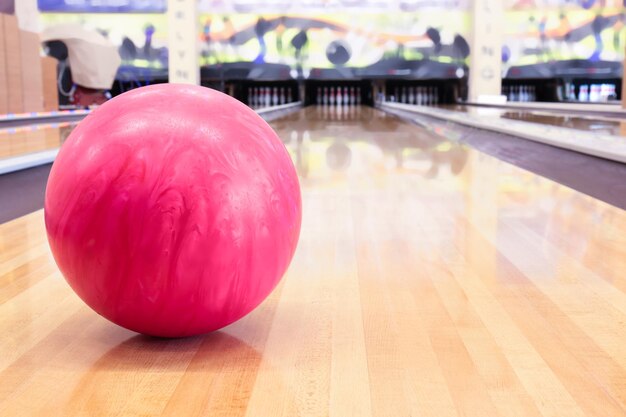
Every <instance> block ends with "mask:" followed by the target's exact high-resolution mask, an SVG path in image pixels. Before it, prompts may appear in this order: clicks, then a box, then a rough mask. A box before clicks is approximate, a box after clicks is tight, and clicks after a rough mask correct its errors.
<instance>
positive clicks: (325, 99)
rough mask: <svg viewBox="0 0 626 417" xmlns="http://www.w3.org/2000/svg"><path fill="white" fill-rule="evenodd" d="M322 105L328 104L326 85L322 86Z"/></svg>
mask: <svg viewBox="0 0 626 417" xmlns="http://www.w3.org/2000/svg"><path fill="white" fill-rule="evenodd" d="M322 102H323V103H324V106H326V105H328V87H324V96H323V97H322Z"/></svg>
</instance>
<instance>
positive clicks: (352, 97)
mask: <svg viewBox="0 0 626 417" xmlns="http://www.w3.org/2000/svg"><path fill="white" fill-rule="evenodd" d="M355 104H356V96H355V95H354V87H350V105H352V106H354V105H355Z"/></svg>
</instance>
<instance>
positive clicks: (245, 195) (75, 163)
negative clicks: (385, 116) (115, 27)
mask: <svg viewBox="0 0 626 417" xmlns="http://www.w3.org/2000/svg"><path fill="white" fill-rule="evenodd" d="M301 212H302V207H301V198H300V186H299V184H298V178H297V175H296V170H295V168H294V166H293V163H292V161H291V159H290V157H289V154H288V153H287V150H286V149H285V146H284V145H283V144H282V142H281V141H280V139H279V138H278V136H277V135H276V133H275V132H274V131H273V130H272V128H271V127H270V126H269V125H268V124H267V123H266V122H265V121H264V120H263V119H261V118H260V117H259V116H258V115H257V114H256V113H255V112H254V111H252V110H251V109H249V108H248V107H247V106H245V105H244V104H242V103H240V102H239V101H237V100H235V99H233V98H231V97H229V96H227V95H225V94H222V93H220V92H217V91H215V90H210V89H208V88H203V87H197V86H186V85H176V84H161V85H154V86H150V87H143V88H139V89H136V90H132V91H130V92H127V93H124V94H122V95H120V96H118V97H115V98H114V99H112V100H110V101H108V102H107V103H106V104H104V105H103V106H101V107H100V108H98V109H97V110H96V111H95V112H94V113H92V114H91V115H89V116H87V118H85V119H84V120H83V121H82V122H81V123H80V124H79V126H78V127H77V128H76V129H75V130H74V131H73V132H72V134H71V135H70V137H69V138H68V139H67V141H66V142H65V144H64V145H63V147H62V149H61V151H60V153H59V155H58V157H57V159H56V161H55V163H54V165H53V167H52V171H51V173H50V177H49V180H48V186H47V189H46V198H45V222H46V229H47V232H48V240H49V243H50V247H51V249H52V253H53V255H54V258H55V260H56V262H57V264H58V266H59V268H60V270H61V272H62V273H63V275H64V276H65V278H66V279H67V281H68V282H69V284H70V285H71V287H72V288H73V289H74V291H75V292H76V293H77V294H78V295H79V296H80V297H81V298H82V299H83V300H84V301H85V302H86V303H87V304H88V305H89V306H91V308H93V309H94V310H95V311H96V312H98V313H99V314H101V315H102V316H104V317H106V318H107V319H109V320H111V321H112V322H114V323H117V324H118V325H120V326H123V327H125V328H128V329H131V330H134V331H136V332H140V333H144V334H149V335H155V336H164V337H179V336H189V335H196V334H201V333H205V332H210V331H212V330H216V329H219V328H221V327H224V326H226V325H228V324H230V323H232V322H234V321H236V320H238V319H239V318H241V317H243V316H244V315H246V314H247V313H249V312H250V311H252V310H253V309H254V308H255V307H256V306H258V305H259V304H260V303H261V302H262V301H263V300H264V299H265V298H266V297H267V296H268V295H269V293H270V292H271V291H272V289H274V287H275V286H276V285H277V284H278V282H279V280H280V278H281V277H282V275H283V274H284V273H285V271H286V269H287V267H288V265H289V262H290V261H291V258H292V257H293V254H294V251H295V249H296V244H297V241H298V236H299V233H300V223H301V215H302V213H301Z"/></svg>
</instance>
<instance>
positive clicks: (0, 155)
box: [0, 122, 78, 161]
mask: <svg viewBox="0 0 626 417" xmlns="http://www.w3.org/2000/svg"><path fill="white" fill-rule="evenodd" d="M77 124H78V122H61V123H41V124H29V125H22V126H14V127H9V128H0V161H1V160H3V159H9V158H14V157H19V156H23V155H27V154H31V153H37V152H42V151H47V150H51V149H58V148H59V147H61V145H62V144H63V142H64V141H65V139H67V137H68V136H69V134H70V133H71V132H72V130H73V129H74V128H75V127H76V125H77Z"/></svg>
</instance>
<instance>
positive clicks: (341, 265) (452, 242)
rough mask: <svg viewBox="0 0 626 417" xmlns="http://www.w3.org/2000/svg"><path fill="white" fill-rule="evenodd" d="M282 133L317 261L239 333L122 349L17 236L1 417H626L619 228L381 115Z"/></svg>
mask: <svg viewBox="0 0 626 417" xmlns="http://www.w3.org/2000/svg"><path fill="white" fill-rule="evenodd" d="M273 125H274V127H275V128H276V129H277V131H278V133H279V134H280V136H281V137H282V138H283V139H284V141H285V143H286V145H287V147H288V149H289V151H290V152H291V154H292V156H293V158H294V161H295V163H296V165H297V168H298V172H299V174H300V176H301V184H302V190H303V202H304V219H303V228H302V235H301V240H300V243H299V247H298V250H297V253H296V256H295V258H294V260H293V262H292V264H291V267H290V269H289V271H288V273H287V274H286V276H285V277H284V279H283V281H282V283H281V284H280V285H279V287H278V288H277V289H276V290H275V291H274V292H273V293H272V295H271V296H270V297H269V299H268V300H266V302H264V303H263V304H262V305H261V306H260V307H259V308H258V309H257V310H255V311H254V312H253V313H251V314H250V315H249V316H247V317H245V318H244V319H242V320H241V321H239V322H237V323H235V324H233V325H231V326H229V327H227V328H226V329H224V330H222V331H219V332H216V333H213V334H209V335H206V336H202V337H195V338H189V339H177V340H161V339H153V338H148V337H144V336H140V335H136V334H134V333H132V332H129V331H126V330H124V329H121V328H118V327H116V326H115V325H113V324H111V323H108V322H107V321H105V320H104V319H102V318H100V317H99V316H98V315H96V314H95V313H93V312H92V311H91V310H89V309H88V308H87V307H85V306H84V305H83V304H82V302H81V301H80V300H79V299H78V298H77V297H76V296H75V295H74V294H73V293H72V291H71V290H70V289H69V287H68V286H67V285H66V283H65V281H64V280H63V278H62V277H61V276H60V274H59V272H58V271H57V269H56V267H55V265H54V262H53V260H52V258H51V255H50V253H49V251H48V249H47V244H46V239H45V233H44V228H43V213H42V212H41V211H39V212H35V213H33V214H30V215H27V216H25V217H22V218H19V219H17V220H14V221H11V222H9V223H5V224H3V225H0V332H1V334H2V338H1V339H0V415H2V416H44V415H45V416H87V415H89V416H118V415H120V416H122V415H123V416H126V415H133V416H139V415H141V416H157V415H165V416H289V417H293V416H315V417H319V416H340V417H344V416H359V417H361V416H373V417H382V416H389V417H399V416H436V417H441V416H477V417H484V416H523V417H533V416H546V417H547V416H554V417H557V416H558V417H562V416H597V417H606V416H623V415H626V343H624V340H626V279H625V277H624V274H623V272H622V271H624V270H626V268H625V267H626V256H624V255H625V253H624V252H625V250H626V234H625V233H624V232H625V231H626V215H625V213H624V212H623V211H621V210H619V209H616V208H614V207H612V206H609V205H607V204H605V203H603V202H600V201H598V200H595V199H592V198H591V197H588V196H585V195H583V194H580V193H578V192H575V191H573V190H571V189H569V188H566V187H563V186H561V185H559V184H557V183H554V182H552V181H550V180H547V179H544V178H542V177H538V176H536V175H534V174H531V173H529V172H527V171H524V170H521V169H519V168H516V167H514V166H511V165H508V164H506V163H504V162H501V161H499V160H497V159H494V158H491V157H489V156H486V155H484V154H481V153H478V152H476V151H474V150H472V149H469V148H465V147H463V146H461V145H459V144H458V143H457V142H455V141H454V138H445V137H441V136H437V134H436V133H435V132H429V131H428V130H426V129H421V128H419V127H417V126H413V125H409V124H405V123H402V122H401V121H400V120H399V119H396V118H395V117H391V116H386V115H384V114H383V113H381V112H379V111H376V110H373V109H370V108H353V109H351V110H342V111H341V112H340V113H338V112H336V111H331V110H329V109H322V108H316V107H309V108H306V109H303V110H302V111H300V112H298V113H295V114H292V115H290V116H287V117H286V118H283V119H280V120H277V121H275V122H273Z"/></svg>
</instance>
